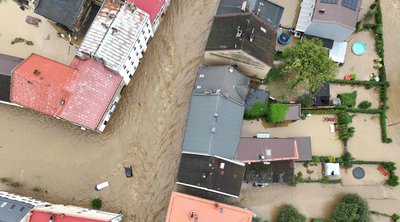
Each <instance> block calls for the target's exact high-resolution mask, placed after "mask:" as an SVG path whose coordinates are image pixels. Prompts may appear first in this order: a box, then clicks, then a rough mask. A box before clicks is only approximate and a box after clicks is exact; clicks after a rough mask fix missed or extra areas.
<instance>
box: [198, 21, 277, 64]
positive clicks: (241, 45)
mask: <svg viewBox="0 0 400 222" xmlns="http://www.w3.org/2000/svg"><path fill="white" fill-rule="evenodd" d="M238 27H239V30H241V31H242V34H241V35H240V37H236V36H237V32H238ZM253 31H254V32H253ZM252 33H253V34H252ZM253 37H254V38H253ZM276 38H277V32H276V30H275V29H273V28H272V27H271V26H269V25H267V24H266V23H265V22H263V21H262V20H261V19H260V18H258V17H256V16H255V15H251V14H248V13H247V14H236V15H223V16H216V17H215V18H214V23H213V25H212V28H211V31H210V35H209V37H208V42H207V46H206V50H235V49H236V50H239V49H241V50H242V51H244V52H245V53H247V54H249V55H251V56H253V57H254V58H256V59H258V60H260V61H261V62H263V63H265V64H267V65H269V66H272V65H273V61H274V55H275V46H276ZM250 39H253V41H252V42H251V41H250Z"/></svg>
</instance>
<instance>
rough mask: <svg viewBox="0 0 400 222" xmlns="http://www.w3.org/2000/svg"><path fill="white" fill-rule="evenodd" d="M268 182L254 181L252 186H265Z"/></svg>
mask: <svg viewBox="0 0 400 222" xmlns="http://www.w3.org/2000/svg"><path fill="white" fill-rule="evenodd" d="M267 185H268V183H262V182H254V183H253V187H265V186H267Z"/></svg>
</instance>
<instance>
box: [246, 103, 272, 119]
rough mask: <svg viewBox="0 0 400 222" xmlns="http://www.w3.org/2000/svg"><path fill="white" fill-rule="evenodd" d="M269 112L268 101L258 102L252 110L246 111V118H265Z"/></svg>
mask: <svg viewBox="0 0 400 222" xmlns="http://www.w3.org/2000/svg"><path fill="white" fill-rule="evenodd" d="M267 112H268V103H266V102H256V103H254V105H253V106H252V107H251V109H250V110H247V111H245V112H244V118H245V119H257V118H265V117H266V115H267Z"/></svg>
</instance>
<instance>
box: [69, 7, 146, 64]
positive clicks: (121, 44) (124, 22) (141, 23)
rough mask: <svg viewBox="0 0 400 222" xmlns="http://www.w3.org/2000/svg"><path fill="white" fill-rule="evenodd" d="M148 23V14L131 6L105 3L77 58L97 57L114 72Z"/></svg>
mask: <svg viewBox="0 0 400 222" xmlns="http://www.w3.org/2000/svg"><path fill="white" fill-rule="evenodd" d="M148 21H149V15H148V14H147V13H146V12H144V11H142V10H140V9H139V8H136V6H134V5H133V4H131V3H120V2H119V1H111V0H106V1H104V4H103V6H102V7H101V9H100V11H99V12H98V14H97V15H96V18H95V19H94V21H93V23H92V25H91V26H90V29H89V30H88V32H87V33H86V35H85V38H84V39H83V42H82V44H81V46H80V47H79V50H78V52H77V55H78V56H80V57H87V56H88V55H90V56H91V57H95V58H99V59H101V60H103V62H104V65H105V66H106V67H108V68H109V69H111V70H114V71H116V72H118V71H119V69H120V67H121V66H122V64H123V63H124V61H125V60H126V57H127V56H128V54H129V53H130V51H131V49H132V47H133V46H134V44H135V43H136V41H137V40H138V38H139V37H140V34H141V31H142V30H143V29H144V27H145V25H146V23H147V22H148Z"/></svg>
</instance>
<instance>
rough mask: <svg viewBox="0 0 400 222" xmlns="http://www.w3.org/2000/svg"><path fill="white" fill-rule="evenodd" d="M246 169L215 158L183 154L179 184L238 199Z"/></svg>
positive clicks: (243, 166)
mask: <svg viewBox="0 0 400 222" xmlns="http://www.w3.org/2000/svg"><path fill="white" fill-rule="evenodd" d="M221 164H223V167H221ZM245 169H246V167H245V165H244V164H243V163H240V162H236V161H232V160H226V159H222V158H218V157H215V156H208V155H197V154H188V153H182V157H181V163H180V165H179V171H178V177H177V183H178V184H181V185H186V186H190V187H195V188H198V189H203V190H208V191H211V192H217V193H221V194H224V195H229V196H234V197H238V196H239V194H240V188H241V187H242V181H243V177H244V173H245Z"/></svg>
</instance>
